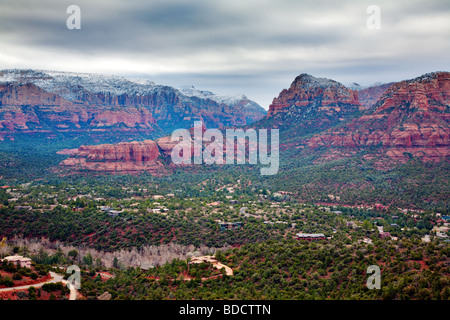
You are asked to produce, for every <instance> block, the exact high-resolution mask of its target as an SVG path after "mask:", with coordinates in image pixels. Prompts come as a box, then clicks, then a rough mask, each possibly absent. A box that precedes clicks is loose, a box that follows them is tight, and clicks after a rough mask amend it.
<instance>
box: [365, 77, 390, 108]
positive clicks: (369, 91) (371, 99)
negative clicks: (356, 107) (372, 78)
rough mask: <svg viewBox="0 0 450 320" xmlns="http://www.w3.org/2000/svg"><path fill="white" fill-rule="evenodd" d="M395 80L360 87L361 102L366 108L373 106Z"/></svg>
mask: <svg viewBox="0 0 450 320" xmlns="http://www.w3.org/2000/svg"><path fill="white" fill-rule="evenodd" d="M394 83H395V82H390V83H383V84H376V85H372V86H369V87H365V88H361V89H358V97H359V102H360V103H361V105H362V106H363V107H364V109H370V108H372V107H373V106H374V105H375V103H377V101H378V100H379V99H380V98H381V96H382V95H383V94H384V93H385V92H386V90H387V89H389V87H391V86H392V85H393V84H394Z"/></svg>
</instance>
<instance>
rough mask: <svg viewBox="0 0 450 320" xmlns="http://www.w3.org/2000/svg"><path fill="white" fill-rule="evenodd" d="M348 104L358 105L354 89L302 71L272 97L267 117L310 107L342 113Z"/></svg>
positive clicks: (356, 93)
mask: <svg viewBox="0 0 450 320" xmlns="http://www.w3.org/2000/svg"><path fill="white" fill-rule="evenodd" d="M349 106H352V107H357V108H358V107H359V106H360V103H359V100H358V92H357V91H356V90H351V89H349V88H347V87H345V86H344V85H342V84H340V83H339V82H336V81H333V80H330V79H324V78H315V77H313V76H311V75H309V74H306V73H303V74H301V75H299V76H298V77H297V78H295V80H294V82H292V84H291V86H290V88H289V89H284V90H283V91H281V93H280V94H279V96H278V97H277V98H274V99H273V102H272V104H271V105H270V106H269V111H268V113H267V118H270V117H274V116H275V115H276V114H279V113H288V112H291V111H297V112H300V113H302V112H308V109H309V108H311V107H312V108H317V109H318V110H319V111H323V112H324V113H330V112H336V113H343V112H345V110H343V109H345V108H347V107H349Z"/></svg>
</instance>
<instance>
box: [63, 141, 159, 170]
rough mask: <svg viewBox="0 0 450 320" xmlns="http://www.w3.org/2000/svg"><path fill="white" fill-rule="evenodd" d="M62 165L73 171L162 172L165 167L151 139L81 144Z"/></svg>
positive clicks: (156, 146)
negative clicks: (90, 144)
mask: <svg viewBox="0 0 450 320" xmlns="http://www.w3.org/2000/svg"><path fill="white" fill-rule="evenodd" d="M61 165H62V166H65V167H70V168H71V169H73V170H75V171H82V170H89V171H100V172H111V173H136V172H141V171H145V172H149V173H151V174H154V175H162V174H164V173H165V171H166V169H165V167H164V164H163V162H162V159H161V153H160V151H159V147H158V145H157V144H156V143H155V142H154V141H152V140H145V141H142V142H136V141H133V142H122V143H118V144H102V145H94V146H81V147H80V148H78V151H77V152H75V153H73V152H72V153H71V157H70V158H67V159H66V160H64V161H62V162H61Z"/></svg>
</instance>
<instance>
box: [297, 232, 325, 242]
mask: <svg viewBox="0 0 450 320" xmlns="http://www.w3.org/2000/svg"><path fill="white" fill-rule="evenodd" d="M296 237H297V240H307V241H313V240H325V235H324V234H323V233H297V234H296Z"/></svg>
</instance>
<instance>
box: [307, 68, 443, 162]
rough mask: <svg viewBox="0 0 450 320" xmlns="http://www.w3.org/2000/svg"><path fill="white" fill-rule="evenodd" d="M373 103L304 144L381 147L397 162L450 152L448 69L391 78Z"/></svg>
mask: <svg viewBox="0 0 450 320" xmlns="http://www.w3.org/2000/svg"><path fill="white" fill-rule="evenodd" d="M373 108H374V111H373V112H372V113H369V114H367V115H364V116H362V117H359V118H357V119H355V120H353V121H351V122H350V123H349V124H347V125H344V126H341V127H339V128H336V129H331V130H329V131H327V132H325V133H322V134H318V135H316V136H314V137H313V138H311V139H310V140H309V141H308V142H307V146H308V147H310V148H312V149H315V148H318V147H326V148H329V150H328V151H329V152H333V151H336V150H337V149H339V150H342V152H348V150H349V149H362V148H367V147H380V148H381V150H379V151H380V152H381V153H382V154H384V155H385V156H388V157H390V158H393V159H396V160H400V161H404V160H407V159H408V158H409V157H410V156H413V157H420V158H421V159H423V160H424V161H440V160H442V159H444V158H448V157H450V138H449V137H450V126H449V124H450V123H449V122H450V73H448V72H435V73H429V74H426V75H423V76H421V77H418V78H415V79H412V80H407V81H401V82H399V83H396V84H394V85H392V86H391V87H389V88H388V89H387V90H386V91H385V93H384V94H383V95H382V97H381V98H380V99H379V100H378V102H377V103H376V104H375V105H374V107H373ZM344 150H345V151H344Z"/></svg>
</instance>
